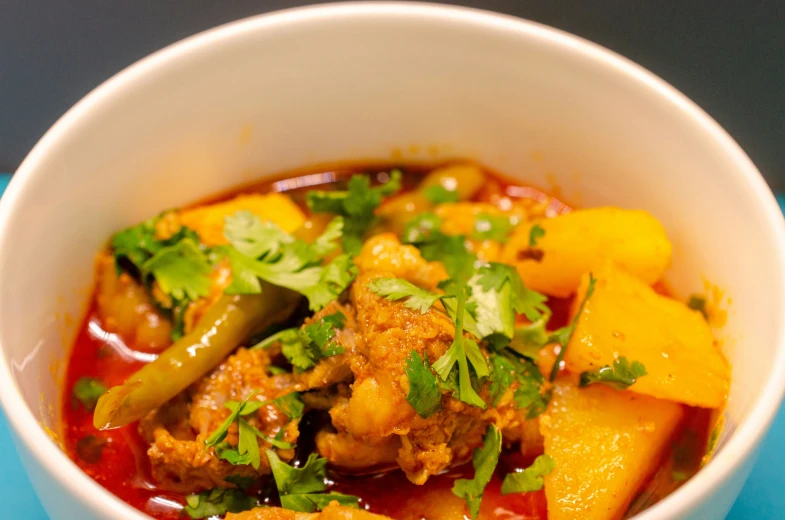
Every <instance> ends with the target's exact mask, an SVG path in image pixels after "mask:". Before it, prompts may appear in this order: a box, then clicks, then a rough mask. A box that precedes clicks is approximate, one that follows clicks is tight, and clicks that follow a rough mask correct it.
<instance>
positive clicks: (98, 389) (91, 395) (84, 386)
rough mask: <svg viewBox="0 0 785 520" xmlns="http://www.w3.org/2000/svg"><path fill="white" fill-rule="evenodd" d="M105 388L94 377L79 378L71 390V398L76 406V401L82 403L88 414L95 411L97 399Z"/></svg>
mask: <svg viewBox="0 0 785 520" xmlns="http://www.w3.org/2000/svg"><path fill="white" fill-rule="evenodd" d="M106 390H107V388H106V386H104V384H103V382H101V380H100V379H96V378H94V377H80V378H79V379H77V380H76V383H74V387H73V388H72V389H71V398H72V401H73V403H74V406H76V403H77V401H78V402H80V403H82V406H84V409H85V410H86V411H88V412H92V411H93V410H95V405H96V404H97V403H98V398H99V397H101V396H102V395H103V394H104V392H106Z"/></svg>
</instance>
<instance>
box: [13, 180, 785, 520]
mask: <svg viewBox="0 0 785 520" xmlns="http://www.w3.org/2000/svg"><path fill="white" fill-rule="evenodd" d="M9 178H10V176H9V175H7V174H0V193H2V192H3V189H5V187H6V185H7V184H8V180H9ZM779 201H780V207H785V197H783V198H779ZM0 461H1V462H0V504H2V506H0V507H2V510H3V514H2V515H0V516H2V517H3V518H14V519H17V520H46V518H47V516H46V513H45V512H44V510H43V508H42V507H41V504H40V503H39V502H38V498H37V497H36V495H35V493H34V492H33V488H32V487H31V486H30V481H29V480H28V479H27V475H25V472H24V469H23V468H22V464H21V462H20V461H19V457H18V456H17V455H16V451H15V450H14V446H13V444H12V443H11V437H10V434H9V432H8V425H7V424H6V422H5V417H3V416H2V414H1V413H0ZM783 468H785V407H784V408H783V409H781V410H780V413H779V414H778V416H777V418H776V419H775V421H774V425H773V426H772V429H771V432H770V433H769V435H768V437H767V438H766V440H765V442H764V444H763V448H762V450H761V454H760V458H759V459H758V463H757V465H756V466H755V468H754V469H753V470H752V475H751V476H750V479H749V480H748V481H747V485H746V486H745V487H744V489H743V490H742V492H741V495H740V496H739V499H738V500H737V501H736V504H735V505H734V506H733V509H732V510H731V512H730V514H729V515H728V519H730V520H748V519H753V518H754V519H756V520H757V519H773V518H783V509H784V508H785V476H783V475H784V473H783Z"/></svg>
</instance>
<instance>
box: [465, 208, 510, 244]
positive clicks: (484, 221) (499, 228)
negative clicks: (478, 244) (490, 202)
mask: <svg viewBox="0 0 785 520" xmlns="http://www.w3.org/2000/svg"><path fill="white" fill-rule="evenodd" d="M513 227H514V226H513V225H512V223H511V222H510V218H509V217H505V216H504V215H491V214H490V213H480V214H479V215H477V218H476V219H475V220H474V232H473V233H472V234H471V238H473V239H475V240H493V241H495V242H501V243H505V242H507V237H509V235H510V233H511V232H512V228H513Z"/></svg>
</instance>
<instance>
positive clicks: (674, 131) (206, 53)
mask: <svg viewBox="0 0 785 520" xmlns="http://www.w3.org/2000/svg"><path fill="white" fill-rule="evenodd" d="M387 9H388V10H387V11H384V10H383V9H382V8H381V7H379V6H377V7H376V8H372V7H367V6H366V7H354V8H352V7H347V6H343V7H334V8H332V11H331V12H330V13H329V14H325V13H327V12H328V9H326V8H321V9H312V10H310V12H311V14H310V15H303V14H302V13H303V12H304V11H295V12H292V13H286V14H282V15H276V16H273V17H262V18H258V19H255V20H252V21H249V22H246V23H243V24H240V25H235V26H234V27H232V28H230V29H225V30H223V31H222V32H221V33H213V34H212V35H208V36H205V37H201V38H197V39H191V40H189V41H186V42H185V43H182V44H180V46H179V48H178V49H173V50H168V51H164V52H163V53H159V54H157V55H154V56H153V57H151V58H148V59H146V60H145V61H144V62H143V63H142V64H140V65H137V66H135V67H134V68H132V69H130V70H129V71H126V72H125V73H124V74H123V75H122V76H120V77H117V78H115V79H113V80H111V81H110V82H109V83H108V84H107V85H104V86H103V87H102V88H101V89H99V90H98V91H97V92H95V93H94V94H93V95H92V96H90V97H89V98H88V99H87V100H86V101H84V102H82V103H81V104H80V105H78V106H77V107H76V108H75V109H74V110H72V111H71V112H70V113H69V114H68V115H67V116H66V117H65V118H64V120H62V121H61V122H60V123H59V124H58V125H57V126H56V127H55V128H54V129H53V131H51V132H50V133H49V134H48V135H47V137H46V138H45V139H44V140H43V142H42V143H41V144H40V145H39V146H38V147H37V148H36V150H35V151H34V152H33V153H32V154H31V156H30V157H29V158H28V160H27V161H26V162H25V163H24V165H23V166H22V167H21V168H20V171H19V173H20V177H21V178H20V179H17V180H15V181H14V182H13V184H12V187H11V191H10V192H9V196H8V197H7V199H8V200H4V201H3V206H2V212H1V213H2V218H3V221H2V225H1V226H0V273H2V281H0V344H2V349H3V356H4V359H5V362H6V364H7V365H8V367H9V368H10V370H11V372H12V374H13V378H14V381H15V382H16V384H17V385H18V387H19V389H20V390H21V394H22V396H23V398H24V401H25V402H26V404H27V406H28V407H29V409H30V410H32V412H33V414H34V416H35V418H36V419H38V420H40V421H41V423H42V424H43V425H45V426H47V427H49V428H51V429H52V430H54V431H57V430H58V428H59V411H58V410H59V402H60V401H59V399H60V391H61V388H60V382H61V376H62V374H63V371H64V367H65V363H66V360H67V352H68V349H69V347H70V343H71V341H72V340H73V337H74V334H75V330H76V327H77V326H78V325H79V321H80V319H81V318H82V316H83V313H84V311H85V305H86V303H87V301H88V299H89V295H90V290H91V281H92V275H93V271H92V267H93V263H92V262H93V257H94V255H95V253H96V252H97V251H98V250H99V249H100V248H101V247H103V246H104V245H105V243H106V241H107V239H108V237H109V236H110V234H111V233H112V232H113V231H115V230H117V229H119V228H121V227H123V226H126V225H129V224H132V223H135V222H137V221H140V220H142V219H146V218H148V217H150V216H151V215H153V214H155V213H157V212H159V211H161V210H163V209H165V208H169V207H173V206H178V205H181V204H184V203H188V202H191V201H194V200H196V199H199V198H201V197H204V196H207V195H210V194H212V193H215V192H216V191H220V190H225V189H227V188H230V187H233V186H237V185H240V184H243V183H246V182H249V181H252V180H258V179H263V178H265V177H266V176H270V175H274V174H277V173H280V172H283V171H286V170H287V169H291V168H298V167H303V166H308V165H315V164H319V163H330V162H338V161H346V160H374V161H389V162H394V163H400V162H407V161H442V160H445V159H449V158H455V157H460V158H469V159H476V160H478V161H480V162H482V163H483V164H485V165H487V166H490V167H492V168H494V169H497V170H498V171H500V172H503V173H505V174H507V175H509V176H511V177H514V178H516V179H520V180H521V182H524V183H531V184H534V185H536V186H540V187H543V188H546V189H551V190H559V192H560V193H561V196H562V197H563V198H564V199H565V200H567V201H569V202H572V203H574V204H576V205H578V206H596V205H602V204H613V205H618V206H622V207H629V208H641V209H646V210H648V211H650V212H652V213H653V214H654V215H655V216H656V217H657V218H659V219H660V220H661V221H662V223H663V224H664V225H665V227H666V229H667V231H668V234H669V236H670V238H671V240H672V241H673V244H674V257H673V267H672V268H671V269H670V270H669V272H668V274H667V279H668V281H669V282H671V284H672V285H673V287H674V288H675V290H676V293H677V294H678V295H679V296H681V297H684V296H686V295H688V294H690V293H693V292H705V288H704V282H706V281H708V282H710V283H711V284H713V285H714V286H716V287H718V288H720V289H721V290H722V291H723V301H722V305H723V306H724V308H726V309H727V311H728V320H727V324H726V325H725V326H724V327H723V328H722V329H720V330H719V331H717V333H718V336H719V337H720V338H721V340H722V342H723V349H724V351H725V353H726V354H727V356H728V357H729V359H730V362H731V363H732V366H733V386H732V390H731V399H730V401H729V404H728V410H727V413H728V417H729V420H730V421H729V424H731V425H732V427H731V428H730V429H729V430H728V433H729V434H731V435H732V430H733V427H734V426H735V427H736V428H738V427H740V426H741V425H743V424H745V421H746V420H747V418H748V416H749V414H750V413H751V410H753V409H754V407H753V405H754V404H755V403H756V402H758V400H759V397H760V395H761V394H762V392H763V390H764V388H766V387H767V385H770V384H772V383H771V380H772V376H773V373H772V372H773V370H774V369H775V367H776V365H777V364H776V363H774V360H775V359H779V358H778V356H779V355H780V354H779V351H780V349H781V345H780V342H781V338H782V330H781V326H780V325H779V324H778V320H779V319H780V317H781V316H782V315H783V312H784V311H785V309H783V293H782V287H783V279H782V268H781V267H780V265H781V264H782V260H783V259H782V250H781V249H782V248H781V243H780V240H781V237H780V236H779V235H778V233H780V231H779V228H777V226H776V225H773V224H772V222H773V217H772V213H771V211H772V210H771V207H772V206H773V201H771V200H768V199H766V197H768V198H769V199H770V198H771V197H770V194H768V191H767V189H766V188H765V186H764V185H763V183H762V180H761V179H760V178H759V177H757V176H756V172H755V170H754V167H753V166H752V165H751V164H750V163H749V162H748V160H747V159H746V156H744V155H743V153H741V152H740V150H738V149H737V148H736V146H735V144H734V143H733V142H732V141H731V140H730V139H728V138H727V136H725V134H724V133H723V132H722V131H720V130H719V129H718V128H717V127H716V126H715V125H714V124H713V122H711V121H710V120H709V119H708V118H706V117H705V116H704V115H703V114H702V113H701V112H699V111H697V110H695V109H694V107H693V106H692V105H691V104H690V103H689V102H688V101H686V100H684V99H683V98H682V97H681V96H679V95H678V94H675V93H674V92H672V91H671V90H670V89H669V88H668V87H667V86H665V85H664V84H662V83H661V82H659V81H658V80H656V79H654V78H652V77H651V76H649V75H647V74H646V73H644V72H642V71H640V69H638V68H637V67H634V66H631V65H630V64H628V63H626V62H624V61H623V60H619V59H618V58H615V57H613V56H612V55H610V54H609V53H606V52H605V51H602V50H600V49H598V48H596V47H594V46H591V45H587V44H585V43H584V42H580V41H579V40H576V39H573V38H570V37H567V36H565V35H562V34H560V33H558V32H556V31H551V30H549V29H545V28H542V27H540V26H537V25H535V24H522V23H520V22H518V21H513V20H511V19H508V18H505V17H498V16H490V15H488V16H486V15H482V16H480V15H477V14H476V13H472V12H471V11H465V10H437V9H436V8H426V7H422V6H419V7H418V6H408V7H405V8H404V7H400V6H399V7H396V8H392V7H389V6H388V8H387ZM319 13H321V14H319ZM53 374H54V375H55V377H52V376H53ZM6 406H7V407H8V404H7V403H6ZM11 411H13V410H11ZM727 436H728V435H726V437H727ZM710 468H711V465H710Z"/></svg>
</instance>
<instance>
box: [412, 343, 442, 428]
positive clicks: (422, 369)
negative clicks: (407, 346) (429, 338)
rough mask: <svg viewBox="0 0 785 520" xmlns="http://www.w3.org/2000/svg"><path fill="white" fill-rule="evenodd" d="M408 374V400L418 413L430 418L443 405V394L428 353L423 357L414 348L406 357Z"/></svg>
mask: <svg viewBox="0 0 785 520" xmlns="http://www.w3.org/2000/svg"><path fill="white" fill-rule="evenodd" d="M406 376H407V377H408V378H409V393H408V394H407V395H406V400H407V401H409V404H411V405H412V407H413V408H414V410H415V411H416V412H417V415H419V416H420V417H424V418H428V417H430V416H431V415H433V414H434V413H436V412H438V411H439V410H440V409H441V407H442V394H441V392H440V391H439V383H438V381H437V380H436V376H434V375H433V372H431V367H430V366H429V364H428V354H427V353H426V354H425V359H423V358H422V357H421V356H420V354H419V353H418V352H417V351H416V350H414V349H412V351H411V352H410V353H409V357H408V358H407V359H406Z"/></svg>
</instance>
